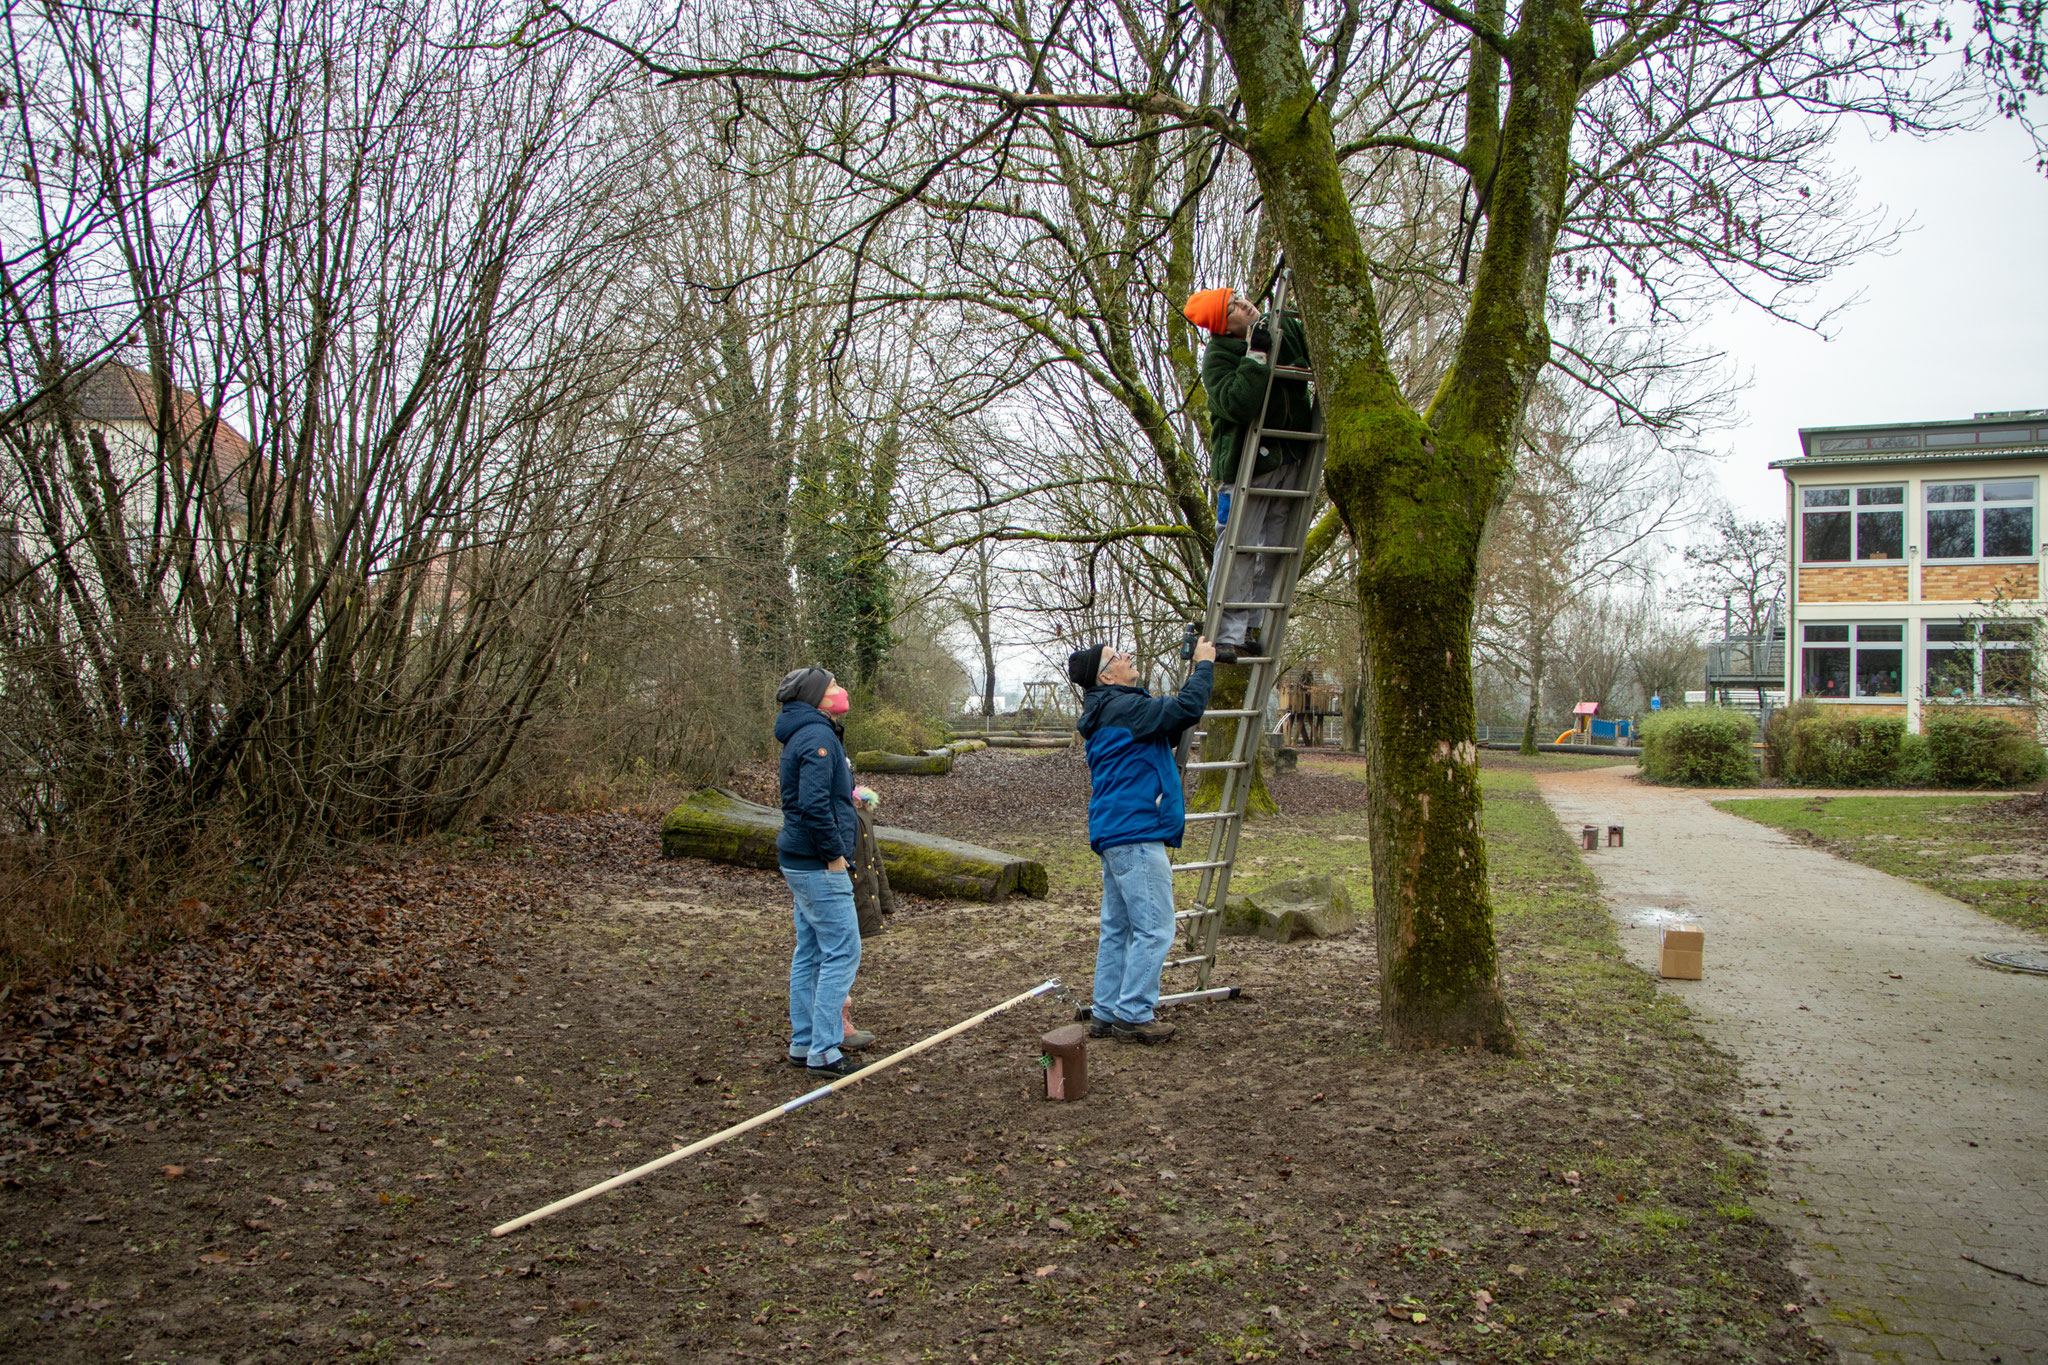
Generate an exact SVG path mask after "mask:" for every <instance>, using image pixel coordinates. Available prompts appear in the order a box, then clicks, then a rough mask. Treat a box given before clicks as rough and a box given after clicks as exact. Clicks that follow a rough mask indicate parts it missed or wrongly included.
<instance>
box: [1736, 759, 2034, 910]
mask: <svg viewBox="0 0 2048 1365" xmlns="http://www.w3.org/2000/svg"><path fill="white" fill-rule="evenodd" d="M1714 804H1715V805H1716V806H1718V807H1720V808H1721V809H1722V810H1725V811H1727V812H1729V813H1730V814H1733V815H1740V816H1742V817H1743V818H1744V819H1748V820H1754V821H1756V822H1757V823H1758V824H1764V825H1770V826H1772V827H1773V828H1775V829H1782V830H1784V831H1785V832H1786V833H1788V834H1790V835H1792V836H1793V837H1794V838H1796V839H1799V840H1800V841H1802V842H1804V843H1809V844H1812V845H1814V846H1815V847H1818V848H1824V849H1826V850H1828V851H1829V852H1830V853H1835V854H1838V855H1840V856H1841V857H1844V858H1848V859H1851V860H1853V861H1855V862H1859V863H1863V864H1865V865H1867V866H1870V867H1874V868H1876V869H1878V870H1879V871H1880V872H1889V873H1891V874H1893V875H1894V876H1899V877H1905V878H1908V879H1910V880H1912V881H1916V882H1919V883H1920V884H1921V885H1922V886H1926V887H1931V888H1932V889H1934V890H1936V891H1939V892H1941V893H1942V894H1943V895H1945V896H1953V897H1955V898H1956V899H1957V900H1959V901H1962V902H1964V903H1966V904H1969V905H1974V906H1976V907H1977V908H1978V909H1979V910H1982V911H1983V912H1984V913H1985V914H1987V915H1991V916H1993V917H1995V918H1997V919H2001V920H2004V921H2005V922H2006V923H2007V924H2016V925H2018V926H2019V927H2021V928H2023V929H2048V808H2044V806H2043V805H2042V803H2040V802H2039V801H2037V800H2034V799H2033V798H2030V797H2027V796H2020V797H2014V796H2013V795H2012V794H2010V793H2008V792H1989V793H1978V792H1970V793H1961V792H1946V793H1943V794H1941V795H1939V796H1804V797H1792V796H1788V797H1772V798H1767V799H1759V800H1748V799H1742V800H1733V801H1716V802H1715V803H1714Z"/></svg>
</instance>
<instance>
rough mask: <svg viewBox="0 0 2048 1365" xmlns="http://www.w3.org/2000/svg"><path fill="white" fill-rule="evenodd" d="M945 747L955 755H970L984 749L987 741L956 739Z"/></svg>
mask: <svg viewBox="0 0 2048 1365" xmlns="http://www.w3.org/2000/svg"><path fill="white" fill-rule="evenodd" d="M946 747H947V748H948V749H951V750H952V751H953V752H954V753H956V754H971V753H973V752H974V751H975V750H977V749H986V748H987V747H988V741H987V740H985V739H956V740H954V741H953V742H952V743H951V744H948V745H947V746H946Z"/></svg>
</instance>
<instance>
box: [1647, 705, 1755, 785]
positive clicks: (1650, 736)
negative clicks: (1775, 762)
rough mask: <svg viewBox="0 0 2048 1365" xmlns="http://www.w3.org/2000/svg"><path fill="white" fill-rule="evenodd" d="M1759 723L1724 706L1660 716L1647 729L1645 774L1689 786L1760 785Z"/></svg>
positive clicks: (1683, 709)
mask: <svg viewBox="0 0 2048 1365" xmlns="http://www.w3.org/2000/svg"><path fill="white" fill-rule="evenodd" d="M1755 738H1756V722H1754V721H1752V720H1751V719H1750V718H1749V717H1748V716H1747V715H1746V714H1744V713H1743V712H1741V711H1731V710H1727V709H1724V708H1722V707H1719V706H1685V707H1680V708H1678V709H1676V710H1671V711H1659V712H1657V713H1655V714H1654V715H1652V716H1650V717H1649V718H1648V719H1646V720H1645V721H1644V722H1643V725H1642V744H1643V774H1644V776H1646V777H1648V778H1649V779H1650V780H1651V781H1653V782H1671V783H1675V784H1678V785H1680V786H1687V787H1747V786H1749V785H1751V784H1752V783H1754V782H1755V781H1756V764H1755V763H1754V762H1753V761H1752V760H1751V758H1750V744H1751V743H1752V742H1753V741H1754V740H1755Z"/></svg>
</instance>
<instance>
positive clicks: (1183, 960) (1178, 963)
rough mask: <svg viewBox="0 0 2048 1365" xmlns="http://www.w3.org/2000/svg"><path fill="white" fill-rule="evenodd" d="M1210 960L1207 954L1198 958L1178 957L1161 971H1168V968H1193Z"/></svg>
mask: <svg viewBox="0 0 2048 1365" xmlns="http://www.w3.org/2000/svg"><path fill="white" fill-rule="evenodd" d="M1208 960H1209V955H1208V954H1207V953H1203V954H1201V955H1200V956H1197V957H1176V958H1173V959H1171V960H1170V961H1168V962H1167V963H1166V964H1165V965H1164V966H1162V967H1161V968H1160V969H1159V970H1160V971H1162V972H1163V971H1165V970H1166V968H1167V967H1192V966H1194V965H1195V964H1196V963H1197V962H1207V961H1208Z"/></svg>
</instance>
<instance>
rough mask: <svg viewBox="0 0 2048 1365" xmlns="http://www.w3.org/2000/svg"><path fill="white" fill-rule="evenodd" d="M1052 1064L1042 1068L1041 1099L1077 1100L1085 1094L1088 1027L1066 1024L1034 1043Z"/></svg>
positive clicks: (1086, 1087) (1086, 1084)
mask: <svg viewBox="0 0 2048 1365" xmlns="http://www.w3.org/2000/svg"><path fill="white" fill-rule="evenodd" d="M1038 1042H1039V1046H1041V1047H1043V1048H1044V1049H1045V1055H1046V1056H1048V1057H1050V1058H1052V1065H1051V1066H1048V1067H1047V1068H1046V1069H1045V1097H1046V1098H1047V1099H1049V1100H1078V1099H1080V1098H1081V1097H1082V1096H1083V1095H1086V1094H1087V1093H1088V1026H1087V1025H1086V1024H1068V1025H1066V1026H1065V1027H1062V1028H1056V1029H1054V1030H1053V1031H1052V1032H1051V1033H1048V1034H1046V1035H1045V1036H1044V1037H1043V1038H1040V1039H1039V1040H1038Z"/></svg>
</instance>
